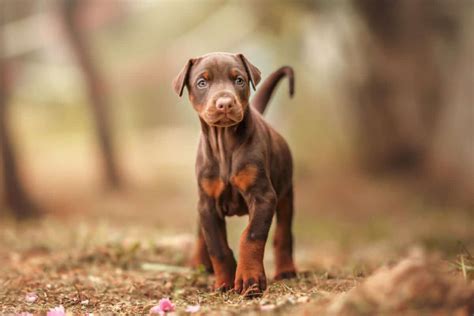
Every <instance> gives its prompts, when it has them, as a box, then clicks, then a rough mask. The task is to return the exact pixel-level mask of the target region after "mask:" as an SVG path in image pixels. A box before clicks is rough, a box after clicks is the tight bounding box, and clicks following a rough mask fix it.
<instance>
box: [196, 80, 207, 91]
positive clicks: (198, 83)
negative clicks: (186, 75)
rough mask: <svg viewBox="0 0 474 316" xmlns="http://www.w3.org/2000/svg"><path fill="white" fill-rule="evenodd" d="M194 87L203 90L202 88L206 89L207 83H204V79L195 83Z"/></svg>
mask: <svg viewBox="0 0 474 316" xmlns="http://www.w3.org/2000/svg"><path fill="white" fill-rule="evenodd" d="M196 85H197V87H198V88H199V89H204V88H206V87H207V81H206V79H204V78H201V79H199V80H198V81H197V82H196Z"/></svg>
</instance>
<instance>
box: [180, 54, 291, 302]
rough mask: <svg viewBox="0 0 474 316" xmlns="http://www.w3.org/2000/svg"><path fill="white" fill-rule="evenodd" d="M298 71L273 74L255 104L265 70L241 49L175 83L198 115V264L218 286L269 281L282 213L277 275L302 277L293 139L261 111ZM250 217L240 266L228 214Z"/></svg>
mask: <svg viewBox="0 0 474 316" xmlns="http://www.w3.org/2000/svg"><path fill="white" fill-rule="evenodd" d="M284 76H288V78H289V79H290V95H292V94H293V83H294V81H293V71H292V69H291V68H290V67H282V68H280V69H279V70H278V71H276V72H275V73H273V74H272V75H271V76H270V77H269V78H268V79H267V80H266V81H265V82H264V83H263V87H262V88H263V89H259V91H258V92H257V94H256V96H255V97H254V98H253V101H255V102H253V103H252V104H251V105H250V104H249V96H250V86H252V87H253V88H254V89H255V86H256V85H257V84H258V83H259V82H260V71H259V70H258V69H257V67H255V66H254V65H252V64H251V63H250V62H249V61H248V60H247V59H246V58H245V57H244V56H243V55H242V54H230V53H211V54H207V55H204V56H201V57H198V58H192V59H190V60H189V61H188V62H187V63H186V65H185V66H184V68H183V69H182V70H181V72H180V73H179V75H178V76H177V77H176V79H175V80H174V82H173V85H174V89H175V91H176V93H177V94H178V95H179V96H181V95H182V94H183V90H184V88H185V87H187V88H188V93H189V100H190V101H191V103H192V105H193V107H194V109H195V110H196V112H197V113H198V116H199V120H200V121H201V127H202V133H201V139H200V142H199V148H198V153H197V160H196V176H197V180H198V185H199V202H198V211H199V226H200V229H199V237H198V242H197V250H196V255H195V260H194V264H195V265H198V264H203V265H204V266H205V267H206V268H207V269H208V271H213V272H214V273H215V276H216V281H215V285H214V286H215V289H219V290H229V289H231V288H232V287H233V288H234V290H235V291H237V292H238V293H243V294H245V295H247V296H249V295H258V294H260V293H262V292H263V291H264V290H265V289H266V286H267V281H266V276H265V269H264V266H263V255H264V248H265V242H266V240H267V237H268V231H269V229H270V225H271V223H272V219H273V214H274V213H276V219H277V224H276V225H277V227H276V231H275V237H274V244H273V245H274V251H275V260H276V274H275V279H282V278H291V277H295V275H296V270H295V265H294V263H293V237H292V232H291V225H292V218H293V183H292V173H293V166H292V158H291V153H290V150H289V148H288V145H287V143H286V142H285V140H284V139H283V137H282V136H280V135H279V134H278V133H277V132H276V131H275V130H274V129H273V128H272V127H271V126H270V125H269V124H268V123H266V122H265V120H264V119H263V117H262V115H261V113H262V112H263V111H264V110H265V108H266V105H267V103H268V101H269V99H270V98H271V94H272V92H273V90H274V88H275V86H276V85H277V83H278V81H279V80H280V79H281V78H283V77H284ZM244 214H248V215H249V224H248V226H247V228H246V229H245V230H244V232H243V233H242V236H241V238H240V247H239V260H238V263H237V264H236V262H235V259H234V255H233V253H232V250H231V249H230V248H229V245H228V243H227V235H226V224H225V216H233V215H244Z"/></svg>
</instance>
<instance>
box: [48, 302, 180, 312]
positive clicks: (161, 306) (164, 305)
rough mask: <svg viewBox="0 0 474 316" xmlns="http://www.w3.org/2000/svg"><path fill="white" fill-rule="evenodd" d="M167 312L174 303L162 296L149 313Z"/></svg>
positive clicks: (172, 308) (172, 310)
mask: <svg viewBox="0 0 474 316" xmlns="http://www.w3.org/2000/svg"><path fill="white" fill-rule="evenodd" d="M168 312H174V304H173V303H171V301H170V299H168V298H162V299H161V300H160V301H159V302H158V305H156V306H153V307H152V308H151V309H150V314H160V315H164V314H165V313H168ZM48 316H49V315H48Z"/></svg>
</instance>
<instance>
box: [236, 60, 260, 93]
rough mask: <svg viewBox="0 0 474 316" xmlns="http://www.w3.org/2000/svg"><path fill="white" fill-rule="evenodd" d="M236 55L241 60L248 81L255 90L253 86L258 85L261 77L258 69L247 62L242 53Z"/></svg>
mask: <svg viewBox="0 0 474 316" xmlns="http://www.w3.org/2000/svg"><path fill="white" fill-rule="evenodd" d="M237 56H238V57H239V58H240V59H241V60H242V63H243V64H244V67H245V70H246V71H247V75H248V76H249V78H250V83H251V84H252V87H253V89H254V90H255V87H256V86H257V85H258V83H259V82H260V79H261V76H260V70H259V69H258V68H257V67H255V66H254V65H253V64H252V63H251V62H249V61H248V59H247V58H245V56H244V55H243V54H237Z"/></svg>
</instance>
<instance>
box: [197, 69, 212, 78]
mask: <svg viewBox="0 0 474 316" xmlns="http://www.w3.org/2000/svg"><path fill="white" fill-rule="evenodd" d="M210 77H211V76H210V74H209V71H207V70H204V71H203V72H201V73H200V74H199V75H198V76H197V78H204V79H206V80H209V79H210Z"/></svg>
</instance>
